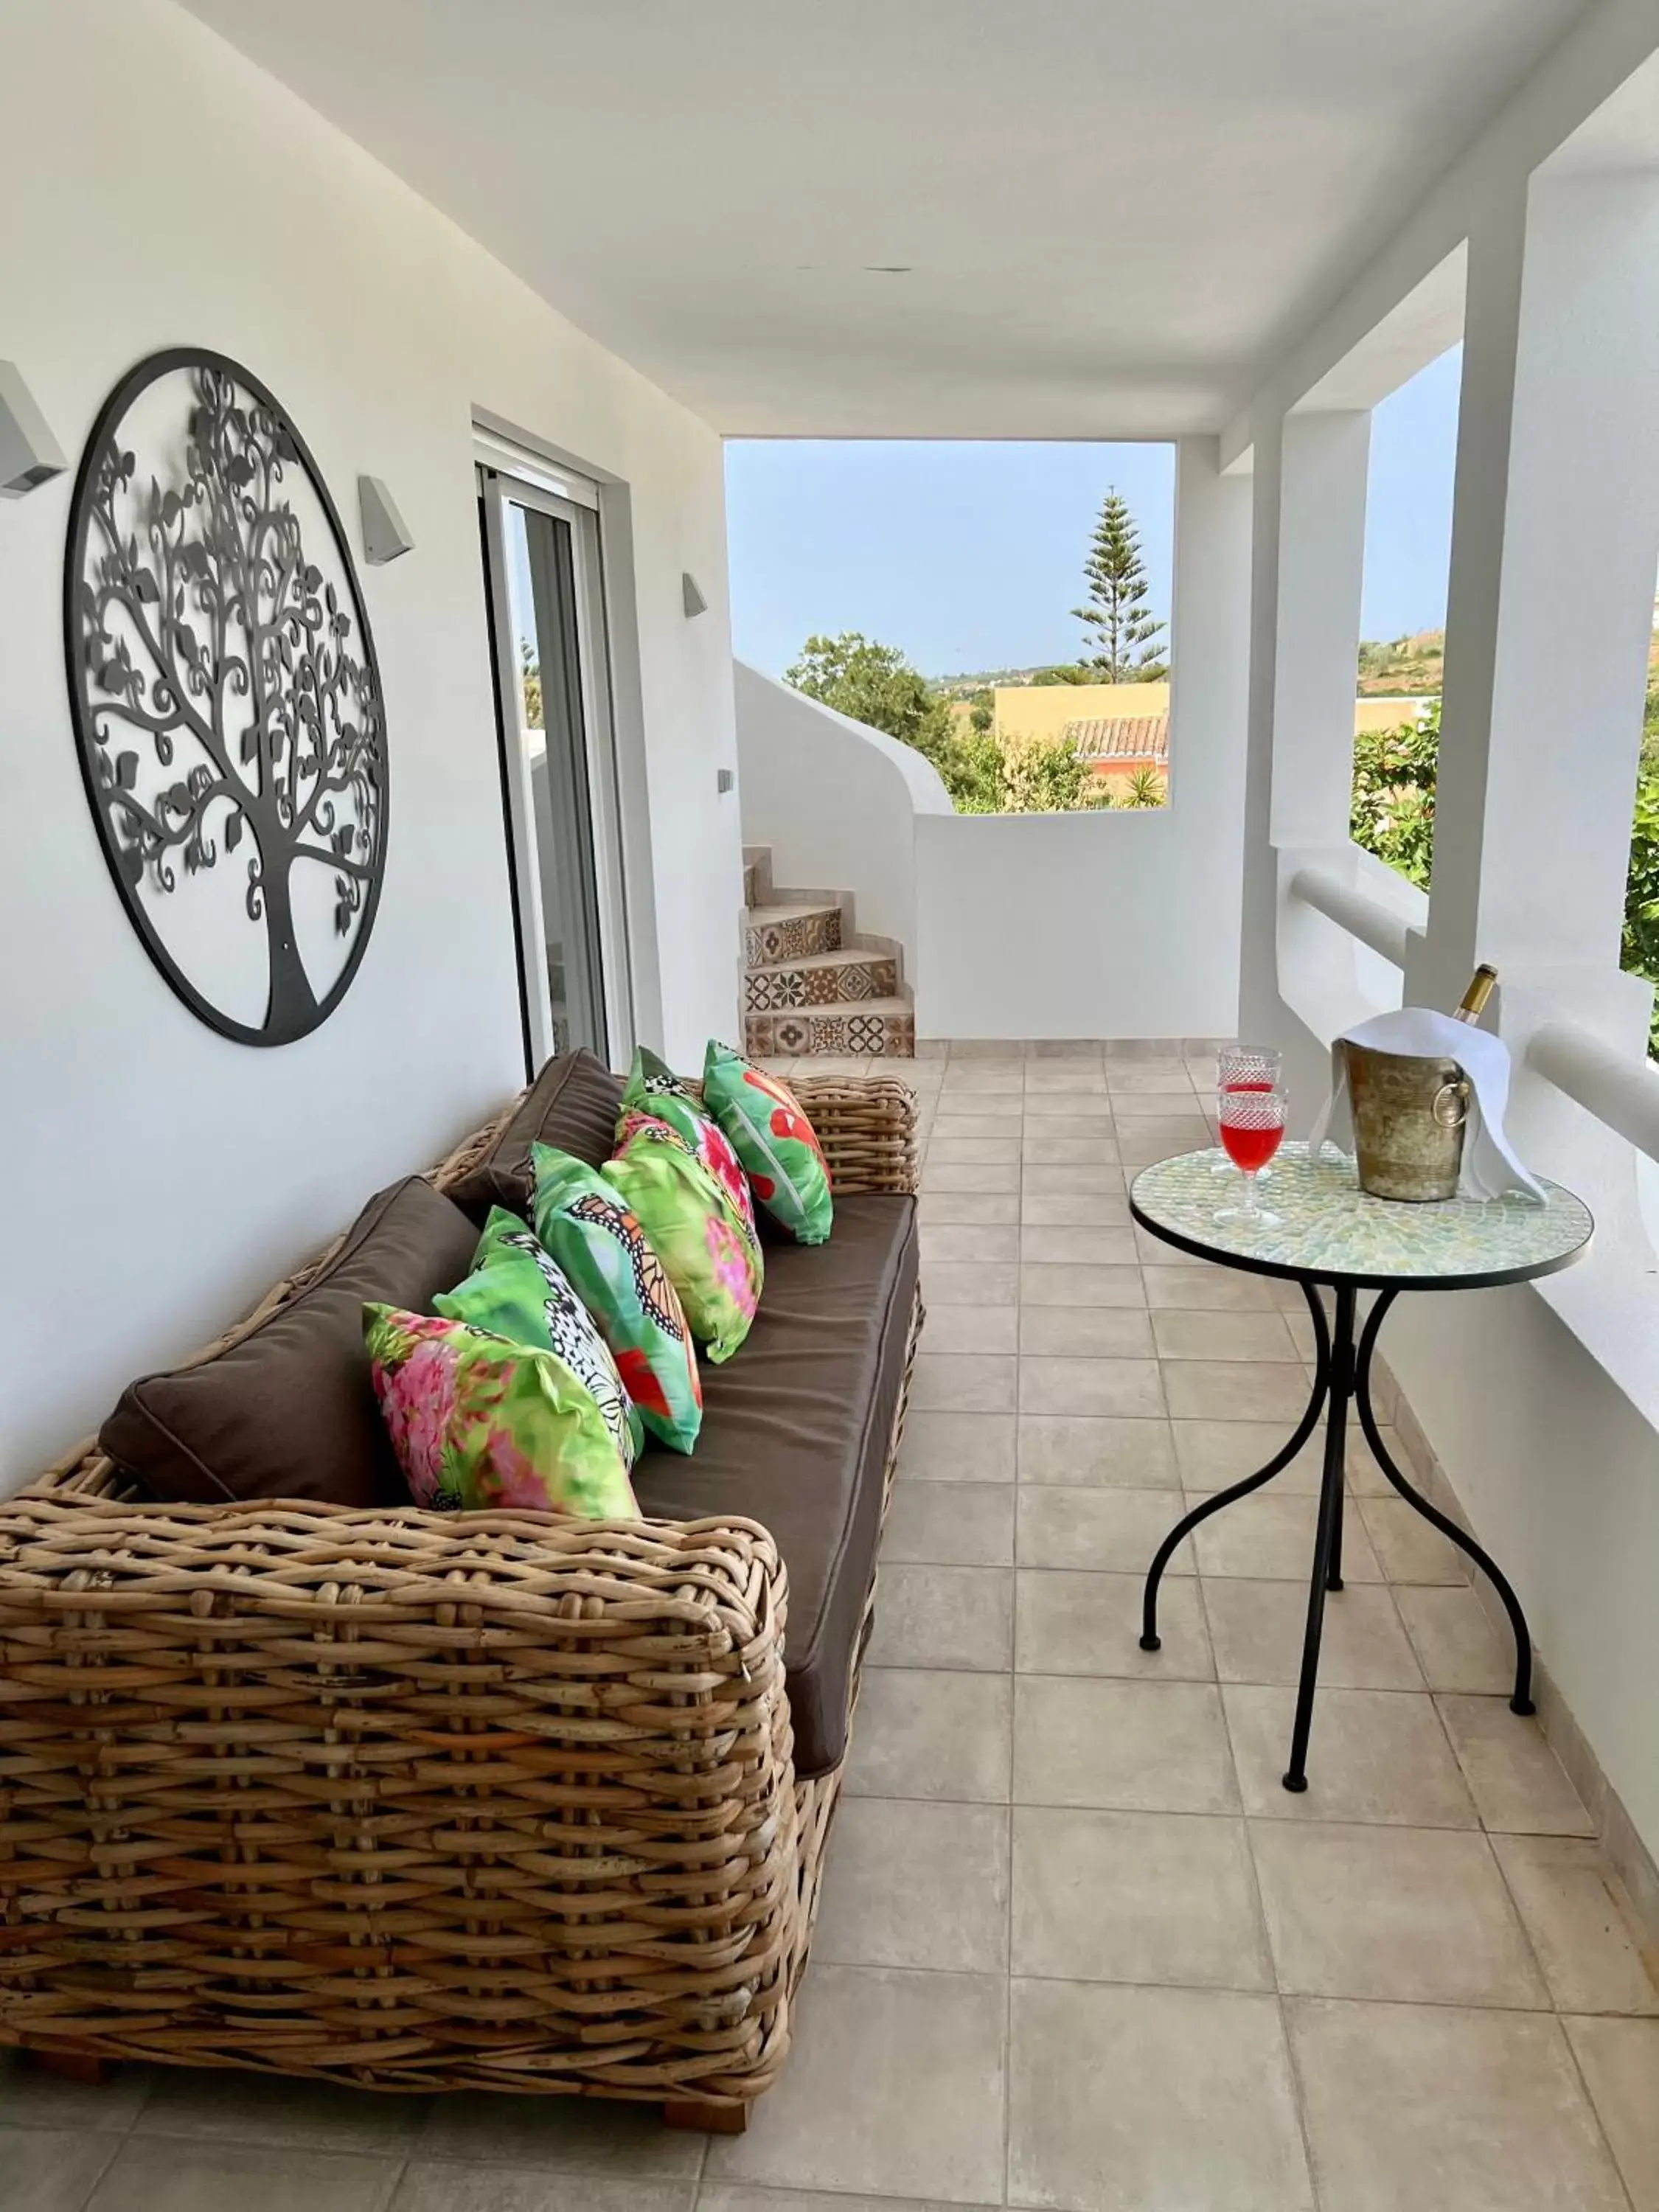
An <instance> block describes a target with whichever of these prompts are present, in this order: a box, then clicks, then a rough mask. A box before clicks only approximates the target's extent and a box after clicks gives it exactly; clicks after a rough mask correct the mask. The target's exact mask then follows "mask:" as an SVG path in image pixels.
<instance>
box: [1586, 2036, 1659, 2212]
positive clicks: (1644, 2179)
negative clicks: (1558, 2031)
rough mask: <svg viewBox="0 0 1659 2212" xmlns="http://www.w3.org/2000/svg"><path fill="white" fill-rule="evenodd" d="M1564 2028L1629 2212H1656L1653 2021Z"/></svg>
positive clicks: (1657, 2095)
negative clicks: (1620, 2176) (1627, 2193)
mask: <svg viewBox="0 0 1659 2212" xmlns="http://www.w3.org/2000/svg"><path fill="white" fill-rule="evenodd" d="M1565 2027H1566V2031H1567V2035H1568V2038H1569V2039H1570V2040H1571V2044H1572V2047H1573V2051H1574V2053H1575V2055H1576V2056H1577V2060H1578V2063H1579V2065H1580V2067H1581V2068H1582V2069H1583V2075H1584V2080H1585V2081H1586V2082H1587V2083H1588V2084H1589V2093H1590V2097H1591V2099H1592V2100H1593V2102H1594V2104H1595V2109H1596V2111H1597V2112H1598V2113H1599V2114H1600V2115H1601V2125H1602V2127H1603V2128H1604V2129H1605V2130H1607V2141H1608V2142H1610V2143H1611V2144H1612V2146H1613V2156H1614V2158H1615V2159H1616V2160H1618V2161H1619V2171H1620V2172H1621V2173H1622V2174H1623V2175H1624V2177H1625V2186H1626V2189H1628V2190H1629V2191H1630V2200H1631V2203H1632V2206H1633V2207H1634V2208H1635V2212H1659V2021H1653V2020H1570V2021H1567V2022H1566V2023H1565Z"/></svg>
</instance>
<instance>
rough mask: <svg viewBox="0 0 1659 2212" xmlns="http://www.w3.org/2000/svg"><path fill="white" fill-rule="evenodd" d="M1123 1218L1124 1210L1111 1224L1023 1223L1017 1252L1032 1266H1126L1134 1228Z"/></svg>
mask: <svg viewBox="0 0 1659 2212" xmlns="http://www.w3.org/2000/svg"><path fill="white" fill-rule="evenodd" d="M1133 1244H1134V1232H1133V1230H1131V1229H1130V1228H1129V1227H1128V1226H1127V1212H1126V1215H1125V1219H1124V1221H1123V1222H1121V1223H1119V1224H1118V1225H1116V1226H1115V1227H1114V1226H1112V1225H1107V1226H1106V1227H1104V1228H1087V1227H1080V1226H1078V1225H1072V1226H1069V1227H1067V1226H1065V1225H1062V1226H1061V1227H1060V1228H1048V1229H1044V1228H1038V1227H1036V1226H1031V1225H1027V1226H1024V1227H1022V1228H1021V1230H1020V1232H1019V1256H1020V1258H1021V1260H1022V1261H1025V1262H1027V1263H1028V1264H1029V1265H1031V1266H1034V1267H1127V1266H1128V1265H1129V1263H1130V1262H1131V1261H1133V1258H1134V1251H1133Z"/></svg>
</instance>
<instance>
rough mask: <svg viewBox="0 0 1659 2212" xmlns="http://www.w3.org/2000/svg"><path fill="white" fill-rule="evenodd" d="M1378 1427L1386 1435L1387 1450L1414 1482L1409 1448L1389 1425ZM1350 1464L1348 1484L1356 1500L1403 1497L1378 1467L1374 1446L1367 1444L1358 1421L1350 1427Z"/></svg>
mask: <svg viewBox="0 0 1659 2212" xmlns="http://www.w3.org/2000/svg"><path fill="white" fill-rule="evenodd" d="M1379 1428H1380V1431H1381V1433H1382V1437H1383V1449H1384V1450H1385V1451H1386V1452H1387V1453H1388V1454H1389V1457H1390V1458H1391V1459H1392V1460H1393V1461H1394V1462H1395V1465H1396V1466H1397V1467H1399V1468H1401V1471H1402V1472H1403V1473H1404V1474H1405V1475H1406V1477H1407V1480H1411V1479H1412V1470H1411V1466H1410V1463H1409V1462H1408V1461H1407V1456H1406V1447H1405V1445H1404V1443H1402V1442H1401V1437H1400V1435H1399V1433H1398V1431H1396V1430H1395V1429H1394V1428H1393V1427H1391V1426H1390V1425H1389V1423H1388V1422H1387V1421H1383V1422H1381V1423H1379ZM1347 1464H1348V1481H1349V1484H1350V1486H1352V1490H1353V1492H1354V1494H1355V1496H1356V1497H1358V1498H1397V1497H1398V1496H1399V1494H1400V1493H1399V1492H1398V1491H1397V1490H1395V1486H1394V1485H1393V1484H1392V1483H1391V1482H1390V1481H1389V1478H1388V1476H1387V1475H1386V1474H1383V1470H1382V1468H1380V1467H1379V1466H1378V1465H1377V1463H1376V1459H1375V1457H1374V1456H1373V1455H1372V1452H1371V1448H1370V1444H1369V1443H1367V1442H1366V1439H1365V1435H1364V1431H1363V1430H1362V1429H1361V1428H1360V1426H1359V1424H1358V1422H1357V1421H1353V1422H1351V1423H1350V1425H1349V1429H1348V1462H1347Z"/></svg>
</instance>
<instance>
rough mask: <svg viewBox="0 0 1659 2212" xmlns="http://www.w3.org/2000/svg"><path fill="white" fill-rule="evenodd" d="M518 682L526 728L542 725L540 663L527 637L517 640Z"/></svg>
mask: <svg viewBox="0 0 1659 2212" xmlns="http://www.w3.org/2000/svg"><path fill="white" fill-rule="evenodd" d="M519 684H520V689H521V690H522V691H523V693H524V721H525V727H526V729H527V730H539V729H540V727H541V726H542V664H541V662H540V661H539V660H538V659H537V658H536V649H535V647H533V646H532V644H531V642H530V640H529V639H528V638H527V637H521V638H520V640H519Z"/></svg>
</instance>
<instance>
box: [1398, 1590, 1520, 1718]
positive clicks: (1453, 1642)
mask: <svg viewBox="0 0 1659 2212" xmlns="http://www.w3.org/2000/svg"><path fill="white" fill-rule="evenodd" d="M1394 1595H1395V1604H1396V1605H1397V1606H1398V1607H1399V1608H1400V1617H1401V1620H1403V1621H1404V1622H1405V1624H1406V1633H1407V1635H1408V1636H1409V1637H1410V1638H1411V1640H1412V1644H1413V1648H1414V1649H1415V1650H1416V1653H1417V1656H1418V1660H1419V1663H1420V1665H1421V1667H1422V1668H1423V1674H1424V1677H1425V1680H1426V1681H1427V1683H1428V1686H1429V1687H1430V1688H1431V1690H1462V1691H1464V1692H1468V1693H1469V1694H1470V1695H1473V1696H1477V1697H1496V1696H1498V1695H1500V1694H1501V1695H1502V1696H1504V1697H1507V1696H1508V1695H1509V1693H1510V1691H1511V1690H1512V1689H1513V1688H1514V1686H1515V1646H1514V1644H1509V1645H1507V1646H1506V1645H1505V1644H1504V1639H1503V1638H1502V1637H1501V1636H1500V1635H1499V1634H1498V1631H1497V1629H1496V1628H1494V1627H1493V1626H1492V1622H1491V1620H1489V1619H1488V1618H1487V1614H1486V1607H1485V1606H1484V1605H1482V1603H1481V1602H1480V1596H1479V1595H1478V1593H1477V1592H1476V1591H1475V1590H1474V1589H1473V1588H1472V1587H1471V1586H1470V1585H1469V1584H1468V1583H1449V1584H1446V1585H1444V1586H1443V1587H1442V1588H1439V1589H1435V1588H1433V1587H1431V1586H1430V1585H1427V1584H1419V1585H1416V1586H1413V1585H1411V1584H1402V1585H1401V1588H1400V1589H1397V1590H1395V1594H1394Z"/></svg>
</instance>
